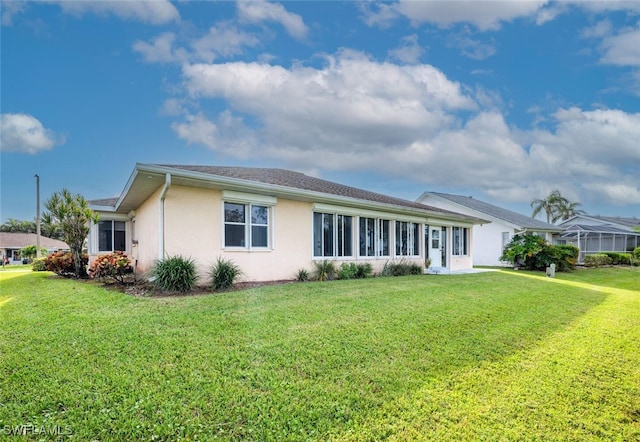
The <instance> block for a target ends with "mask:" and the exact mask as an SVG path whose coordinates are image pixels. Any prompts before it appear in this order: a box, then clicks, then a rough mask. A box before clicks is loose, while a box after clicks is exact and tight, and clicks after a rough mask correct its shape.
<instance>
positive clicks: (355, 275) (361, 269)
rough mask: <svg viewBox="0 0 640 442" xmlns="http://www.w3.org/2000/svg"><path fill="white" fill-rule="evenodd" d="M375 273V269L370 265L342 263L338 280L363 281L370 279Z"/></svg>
mask: <svg viewBox="0 0 640 442" xmlns="http://www.w3.org/2000/svg"><path fill="white" fill-rule="evenodd" d="M372 273H373V267H372V266H371V264H370V263H368V262H367V263H363V264H356V263H355V262H351V263H348V264H347V263H346V262H345V263H342V265H341V266H340V269H339V270H338V279H363V278H369V277H370V276H371V274H372Z"/></svg>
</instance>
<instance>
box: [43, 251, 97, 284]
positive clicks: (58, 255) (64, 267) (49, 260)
mask: <svg viewBox="0 0 640 442" xmlns="http://www.w3.org/2000/svg"><path fill="white" fill-rule="evenodd" d="M43 261H44V264H45V267H46V269H47V270H48V271H50V272H54V273H56V274H57V275H60V276H64V277H67V278H71V277H74V276H75V274H76V273H75V272H76V267H75V261H74V260H73V254H72V253H71V252H53V253H50V254H49V255H47V257H46V258H44V260H43ZM88 263H89V255H87V254H86V253H84V254H83V255H82V263H81V264H82V266H83V267H86V266H87V264H88Z"/></svg>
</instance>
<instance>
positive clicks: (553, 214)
mask: <svg viewBox="0 0 640 442" xmlns="http://www.w3.org/2000/svg"><path fill="white" fill-rule="evenodd" d="M579 205H580V203H577V202H571V201H569V200H568V199H567V198H565V197H564V196H562V194H560V191H559V190H554V191H553V192H551V193H550V194H549V195H548V196H547V197H546V198H535V199H533V200H532V201H531V208H532V209H533V213H532V214H531V216H532V217H533V218H535V217H536V216H537V215H538V214H539V213H540V212H543V211H544V213H545V214H546V215H547V222H548V223H552V222H553V223H555V222H557V221H558V220H562V221H564V220H566V219H569V218H571V217H572V216H575V215H580V214H585V213H586V212H585V211H584V210H581V209H578V206H579Z"/></svg>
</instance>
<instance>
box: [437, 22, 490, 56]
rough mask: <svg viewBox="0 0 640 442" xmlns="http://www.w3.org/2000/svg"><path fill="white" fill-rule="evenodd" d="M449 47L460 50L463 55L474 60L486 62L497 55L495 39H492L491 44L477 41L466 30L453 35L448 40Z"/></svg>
mask: <svg viewBox="0 0 640 442" xmlns="http://www.w3.org/2000/svg"><path fill="white" fill-rule="evenodd" d="M447 46H448V47H454V48H458V49H460V53H461V54H462V55H464V56H465V57H469V58H471V59H473V60H484V59H486V58H489V57H491V56H492V55H494V54H495V53H496V46H495V43H494V42H493V39H491V42H490V43H489V42H483V41H480V40H475V39H473V38H471V37H470V30H469V29H464V30H463V31H462V32H460V33H457V34H451V35H450V37H449V39H448V40H447Z"/></svg>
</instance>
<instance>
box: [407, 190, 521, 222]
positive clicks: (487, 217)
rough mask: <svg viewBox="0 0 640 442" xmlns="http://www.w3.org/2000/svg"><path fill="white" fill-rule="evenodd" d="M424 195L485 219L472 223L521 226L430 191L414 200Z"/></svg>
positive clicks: (419, 199)
mask: <svg viewBox="0 0 640 442" xmlns="http://www.w3.org/2000/svg"><path fill="white" fill-rule="evenodd" d="M425 197H426V198H427V199H428V198H431V199H436V200H439V201H442V202H445V203H448V204H453V205H454V206H456V207H460V208H462V209H464V210H466V211H469V212H471V213H473V215H468V216H471V217H474V218H478V219H480V220H484V221H485V222H477V223H471V224H472V225H475V224H489V223H491V222H495V223H500V224H505V225H507V226H510V227H511V228H513V229H519V228H521V227H520V226H518V225H516V224H513V223H511V222H509V221H505V220H503V219H501V218H496V217H495V216H491V215H489V214H487V213H484V212H480V211H479V210H475V209H472V208H471V207H467V206H465V205H463V204H460V203H456V202H455V201H451V200H450V199H447V198H443V197H441V196H440V195H434V194H433V193H431V192H424V193H423V194H422V195H420V198H418V199H417V200H416V201H418V202H420V201H421V200H423V199H425ZM422 204H426V205H429V202H428V201H427V202H425V203H422ZM443 210H447V209H443ZM461 214H462V212H461Z"/></svg>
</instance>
